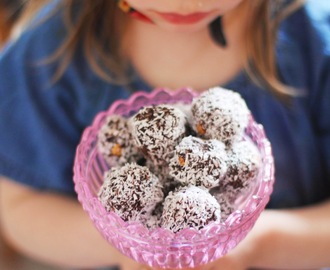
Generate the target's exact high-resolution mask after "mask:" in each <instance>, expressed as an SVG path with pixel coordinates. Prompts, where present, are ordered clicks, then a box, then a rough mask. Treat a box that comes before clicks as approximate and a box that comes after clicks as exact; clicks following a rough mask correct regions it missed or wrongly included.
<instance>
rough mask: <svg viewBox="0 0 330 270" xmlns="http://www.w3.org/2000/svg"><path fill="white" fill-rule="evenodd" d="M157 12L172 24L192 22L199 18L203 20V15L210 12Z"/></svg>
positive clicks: (197, 20) (205, 15)
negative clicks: (184, 13) (185, 13)
mask: <svg viewBox="0 0 330 270" xmlns="http://www.w3.org/2000/svg"><path fill="white" fill-rule="evenodd" d="M157 14H158V15H159V16H160V17H161V18H163V19H164V20H166V21H167V22H169V23H172V24H194V23H197V22H199V21H201V20H203V19H204V18H205V17H207V16H208V15H209V14H210V13H208V12H198V13H192V14H187V15H182V14H177V13H158V12H157Z"/></svg>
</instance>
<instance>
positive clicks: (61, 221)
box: [0, 0, 330, 270]
mask: <svg viewBox="0 0 330 270" xmlns="http://www.w3.org/2000/svg"><path fill="white" fill-rule="evenodd" d="M31 2H34V4H36V3H38V4H39V5H37V6H35V5H34V7H33V9H31V8H29V6H27V7H26V12H29V13H28V14H27V15H26V16H28V17H30V18H31V20H30V22H31V23H30V24H29V25H27V26H26V29H25V30H24V31H23V32H22V34H21V35H20V37H19V38H18V39H17V40H16V41H13V42H12V44H11V45H10V46H8V47H7V48H6V50H5V51H4V52H3V54H2V56H1V58H0V115H1V119H0V130H1V132H0V174H2V175H3V179H2V180H1V181H0V183H1V186H0V192H1V194H0V198H1V221H2V225H3V228H4V230H5V232H6V235H7V238H8V240H9V241H10V242H11V243H12V244H13V245H14V246H15V247H16V248H17V249H18V250H20V251H21V252H23V253H25V254H27V255H28V256H31V257H33V258H36V259H39V260H41V261H44V262H47V263H49V264H53V265H58V266H62V267H63V266H64V267H80V268H86V267H93V268H95V267H101V266H114V265H119V266H121V269H143V266H141V265H138V264H136V263H135V262H132V261H131V260H129V259H127V258H125V257H123V256H121V255H118V253H117V252H116V251H114V250H113V249H112V248H111V246H110V245H109V244H107V243H106V242H105V241H104V240H103V239H102V238H101V236H100V235H99V233H98V232H97V231H96V230H95V229H94V227H93V225H92V223H91V221H90V220H89V218H88V217H87V215H86V214H85V213H84V212H83V210H82V207H81V206H80V204H79V203H78V202H77V200H76V198H75V196H74V190H73V181H72V166H73V159H74V155H75V148H76V146H77V144H78V143H79V140H80V136H81V133H82V131H83V129H84V128H85V127H86V126H87V125H89V124H90V123H91V121H92V119H93V118H94V116H95V115H96V114H97V113H98V112H99V111H102V110H105V109H106V108H108V107H109V106H110V105H111V104H112V103H113V102H114V101H115V100H117V99H120V98H127V97H129V96H130V95H131V94H132V92H134V91H137V90H145V91H151V90H152V89H153V88H155V87H168V88H171V89H177V88H180V87H185V86H188V87H191V88H193V89H195V90H196V91H199V92H202V91H204V90H205V89H208V88H210V87H213V86H216V85H221V86H223V87H226V88H229V89H233V90H235V91H237V92H239V93H240V94H241V95H242V96H243V98H244V99H245V100H246V102H247V104H248V106H249V108H250V109H251V111H252V114H253V115H254V117H255V119H256V120H257V121H258V122H260V123H262V124H263V125H264V128H265V130H266V133H267V136H268V138H269V140H270V141H271V143H272V147H273V154H274V157H275V166H276V182H275V187H274V192H273V194H272V197H271V200H270V202H269V205H268V208H269V209H267V210H265V211H264V213H263V214H262V215H261V217H260V219H259V220H258V221H257V224H256V226H255V227H254V228H253V230H252V231H251V233H250V234H249V235H248V237H247V238H246V239H245V240H244V241H243V242H242V243H241V244H239V245H238V246H237V247H236V248H235V249H234V250H233V251H232V252H230V253H229V254H228V255H227V256H225V257H224V258H221V259H219V260H217V261H215V262H213V263H211V264H209V265H205V266H202V267H200V268H198V269H208V270H209V269H249V268H262V269H269V268H271V269H284V268H285V269H317V268H321V267H326V266H330V257H329V252H328V251H329V250H330V230H329V228H330V214H329V213H330V202H329V198H330V118H329V114H330V106H329V102H330V39H329V37H330V4H329V1H327V0H310V1H306V3H301V1H280V0H276V1H275V0H274V1H264V0H172V1H169V0H156V1H155V0H128V1H126V2H123V1H119V2H116V1H112V0H79V1H73V0H57V1H38V2H36V1H31ZM123 10H124V12H123ZM32 12H33V13H32ZM32 14H33V15H32ZM25 18H27V17H25ZM278 26H279V28H278Z"/></svg>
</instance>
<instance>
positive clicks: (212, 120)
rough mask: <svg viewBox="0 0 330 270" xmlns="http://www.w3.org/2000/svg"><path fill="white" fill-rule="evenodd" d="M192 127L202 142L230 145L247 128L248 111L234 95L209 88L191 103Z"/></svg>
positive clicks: (242, 101) (216, 88) (222, 90)
mask: <svg viewBox="0 0 330 270" xmlns="http://www.w3.org/2000/svg"><path fill="white" fill-rule="evenodd" d="M191 111H192V115H193V117H192V128H193V129H194V130H195V132H196V133H197V134H198V136H200V137H202V138H205V139H218V140H220V141H222V142H224V143H225V144H231V143H232V142H233V141H235V140H237V139H240V138H241V137H242V135H243V133H244V130H245V128H246V127H247V125H248V120H249V114H250V111H249V109H248V107H247V105H246V103H245V101H244V100H243V98H242V97H241V96H240V95H239V94H238V93H236V92H233V91H231V90H227V89H224V88H221V87H214V88H210V89H209V90H208V91H206V92H204V93H203V94H201V95H200V96H199V97H197V98H195V99H194V100H193V102H192V108H191Z"/></svg>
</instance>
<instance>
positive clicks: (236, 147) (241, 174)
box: [220, 140, 262, 198]
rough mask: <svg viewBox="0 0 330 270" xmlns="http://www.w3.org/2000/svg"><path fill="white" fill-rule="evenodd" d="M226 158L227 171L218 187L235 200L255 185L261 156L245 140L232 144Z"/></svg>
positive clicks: (253, 146) (249, 142) (254, 147)
mask: <svg viewBox="0 0 330 270" xmlns="http://www.w3.org/2000/svg"><path fill="white" fill-rule="evenodd" d="M228 157H229V159H228V170H227V173H226V175H225V177H224V178H223V179H222V181H221V184H220V186H221V188H222V190H223V191H224V192H226V193H227V194H228V196H230V197H232V198H235V197H237V195H238V194H239V193H242V192H243V191H245V190H248V189H249V188H250V187H251V186H253V184H254V183H255V181H256V178H257V176H258V173H259V170H260V167H261V165H262V163H261V155H260V152H259V150H258V149H257V147H256V146H255V145H254V143H253V142H252V141H250V140H246V141H239V142H236V143H234V144H233V145H232V148H231V149H230V150H229V151H228Z"/></svg>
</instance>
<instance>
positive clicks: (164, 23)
mask: <svg viewBox="0 0 330 270" xmlns="http://www.w3.org/2000/svg"><path fill="white" fill-rule="evenodd" d="M242 1H243V0H127V1H126V2H127V3H128V4H129V5H130V6H131V7H133V8H134V9H136V10H137V11H138V12H140V13H142V14H143V15H145V16H146V17H148V18H149V19H150V20H151V21H153V22H154V23H155V24H156V25H158V26H160V27H162V28H164V29H168V30H171V31H196V30H200V29H203V28H204V27H207V26H208V25H209V23H210V22H211V21H213V20H214V19H215V18H216V17H218V16H220V15H224V14H226V13H228V12H230V11H233V10H235V8H236V7H238V5H239V4H240V3H241V2H242Z"/></svg>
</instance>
